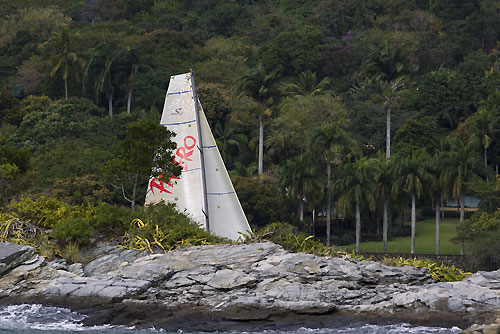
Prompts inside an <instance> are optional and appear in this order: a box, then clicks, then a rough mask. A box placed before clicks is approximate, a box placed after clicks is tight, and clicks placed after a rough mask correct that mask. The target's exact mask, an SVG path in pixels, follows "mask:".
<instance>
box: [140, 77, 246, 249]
mask: <svg viewBox="0 0 500 334" xmlns="http://www.w3.org/2000/svg"><path fill="white" fill-rule="evenodd" d="M195 103H197V104H198V105H195ZM197 107H198V109H199V110H198V113H197ZM197 114H198V115H199V117H198V115H197ZM161 125H164V126H166V127H167V128H168V129H169V130H171V131H173V132H175V133H176V136H175V137H174V141H175V142H176V143H177V150H176V151H175V153H174V160H175V161H176V162H177V163H178V164H179V165H181V166H182V167H183V170H182V174H181V176H180V177H179V178H171V179H170V181H169V182H168V183H164V182H162V181H161V180H159V179H158V178H152V179H151V180H150V182H149V185H148V192H147V194H146V204H151V203H157V202H160V201H161V200H163V201H165V202H174V203H176V205H177V208H178V209H179V210H180V211H181V212H182V211H183V210H185V213H186V214H187V215H188V216H189V217H190V218H191V219H192V220H193V221H195V222H197V223H198V224H200V226H202V227H204V228H207V227H208V226H207V221H209V222H210V224H209V227H210V229H209V230H210V232H212V233H213V234H215V235H218V236H223V237H227V238H230V239H232V240H237V239H238V238H239V237H240V236H241V235H240V232H241V233H247V232H248V231H250V226H249V225H248V221H247V219H246V217H245V214H244V212H243V209H242V207H241V204H240V202H239V200H238V196H237V195H236V192H235V191H234V187H233V185H232V183H231V179H230V178H229V175H228V174H227V170H226V167H225V165H224V162H223V161H222V157H221V155H220V152H219V149H218V148H217V145H216V143H215V139H214V137H213V135H212V132H211V131H210V127H209V125H208V121H207V119H206V117H205V114H204V113H203V109H202V108H201V104H200V103H199V100H198V98H197V95H196V92H195V89H194V82H193V78H192V73H191V72H189V73H185V74H180V75H175V76H172V77H171V78H170V84H169V87H168V91H167V96H166V98H165V105H164V107H163V114H162V117H161ZM200 136H201V138H200ZM200 145H203V147H201V146H200ZM202 153H203V154H202ZM202 159H203V161H202ZM202 168H203V169H202ZM204 184H206V187H205V186H204ZM204 188H206V189H204ZM205 198H206V201H207V206H208V208H206V209H205V207H204V202H205Z"/></svg>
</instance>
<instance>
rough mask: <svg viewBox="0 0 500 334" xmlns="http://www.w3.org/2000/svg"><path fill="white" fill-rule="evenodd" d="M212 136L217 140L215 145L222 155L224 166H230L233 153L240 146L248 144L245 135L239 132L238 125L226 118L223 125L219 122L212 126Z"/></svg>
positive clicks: (238, 149)
mask: <svg viewBox="0 0 500 334" xmlns="http://www.w3.org/2000/svg"><path fill="white" fill-rule="evenodd" d="M214 137H215V141H216V142H217V147H218V148H219V151H220V153H221V156H222V160H224V163H225V164H226V166H228V167H229V166H231V165H232V162H233V159H232V155H233V153H239V152H240V151H241V149H242V146H246V145H247V144H248V139H247V136H245V135H244V134H243V133H240V132H239V127H238V125H237V124H236V123H233V122H231V121H230V120H227V121H226V123H225V124H224V126H222V125H221V124H220V123H219V122H217V123H216V124H215V127H214Z"/></svg>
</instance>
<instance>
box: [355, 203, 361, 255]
mask: <svg viewBox="0 0 500 334" xmlns="http://www.w3.org/2000/svg"><path fill="white" fill-rule="evenodd" d="M360 241H361V215H360V213H359V201H358V200H356V253H358V252H359V243H360Z"/></svg>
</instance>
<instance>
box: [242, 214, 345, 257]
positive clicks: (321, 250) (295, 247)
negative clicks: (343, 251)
mask: <svg viewBox="0 0 500 334" xmlns="http://www.w3.org/2000/svg"><path fill="white" fill-rule="evenodd" d="M262 240H269V241H272V242H274V243H276V244H278V245H280V246H282V247H283V248H284V249H285V250H286V251H289V252H294V253H296V252H303V253H308V254H315V255H329V256H337V255H338V254H340V252H339V251H338V250H337V249H335V248H334V247H326V246H325V245H324V244H323V243H322V242H321V241H320V240H318V239H315V238H314V237H313V236H311V235H307V234H304V233H299V232H298V231H297V228H296V227H294V226H292V225H290V224H287V223H283V222H274V223H272V224H269V225H267V226H264V227H262V228H260V229H258V230H256V231H255V232H254V234H253V235H252V236H251V238H250V239H249V240H248V242H255V241H262Z"/></svg>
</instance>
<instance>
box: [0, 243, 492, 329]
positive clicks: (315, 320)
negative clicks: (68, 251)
mask: <svg viewBox="0 0 500 334" xmlns="http://www.w3.org/2000/svg"><path fill="white" fill-rule="evenodd" d="M21 248H22V249H21ZM14 253H15V254H16V255H15V256H14V255H12V254H14ZM9 254H10V255H9ZM91 256H92V258H93V259H92V260H91V261H90V262H88V263H86V264H85V265H82V264H80V263H77V264H72V265H67V264H66V263H64V262H62V261H52V262H48V261H46V260H45V259H44V258H43V257H40V256H37V255H36V254H34V253H33V250H32V249H31V247H27V246H17V245H11V244H4V243H3V244H2V243H0V303H1V304H3V305H6V304H19V303H41V304H45V305H54V306H64V307H68V308H71V309H73V310H75V311H79V312H81V313H84V314H86V315H87V316H88V317H87V318H86V320H85V323H86V324H88V325H95V324H112V325H127V326H131V325H133V326H136V327H138V328H141V327H143V328H149V327H155V328H163V329H165V330H169V331H170V330H174V331H176V330H178V329H182V330H184V331H186V330H188V331H199V330H204V331H212V330H213V331H215V330H219V331H223V330H230V329H233V330H237V329H242V330H250V329H253V330H259V329H264V328H269V329H272V328H284V327H287V326H288V327H294V326H297V327H301V326H305V325H307V324H309V325H310V326H311V327H333V325H334V324H336V323H339V322H344V323H345V322H346V321H360V319H362V321H366V322H371V323H383V322H389V321H392V322H395V321H405V322H410V323H413V324H421V325H437V326H443V327H446V326H458V327H461V328H466V327H469V326H471V325H472V324H490V323H494V322H495V320H496V318H497V317H498V315H499V314H500V313H499V310H500V294H499V290H500V271H495V272H478V273H476V274H474V275H472V276H470V277H469V278H468V279H466V280H465V281H462V282H452V283H437V282H435V281H434V280H433V279H432V278H431V277H430V276H429V274H427V272H426V271H425V269H417V268H414V267H388V266H384V265H382V264H379V263H377V262H372V261H360V260H355V259H350V258H343V259H342V258H329V257H318V256H315V255H309V254H303V253H297V254H295V253H288V252H286V251H284V250H283V249H282V248H281V247H280V246H278V245H275V244H273V243H268V242H266V243H255V244H248V245H217V246H203V247H190V248H186V249H183V250H177V251H172V252H169V253H167V254H154V255H151V254H149V253H141V252H138V251H129V250H123V249H121V248H118V247H111V246H106V247H101V248H98V249H96V250H95V252H94V254H91ZM13 259H14V260H15V259H17V260H16V261H17V263H16V262H15V261H13ZM19 259H21V260H22V261H21V260H19ZM7 262H9V263H7ZM20 262H22V263H20ZM13 263H14V264H13ZM8 266H10V267H9V268H7V267H8ZM2 268H4V269H5V268H7V269H5V270H4V271H3V272H2ZM491 326H492V325H490V327H491ZM490 327H488V328H490ZM481 328H483V327H479V326H477V325H476V327H472V328H470V329H468V331H469V333H473V331H474V330H477V332H479V330H482V329H481ZM484 328H485V327H484Z"/></svg>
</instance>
